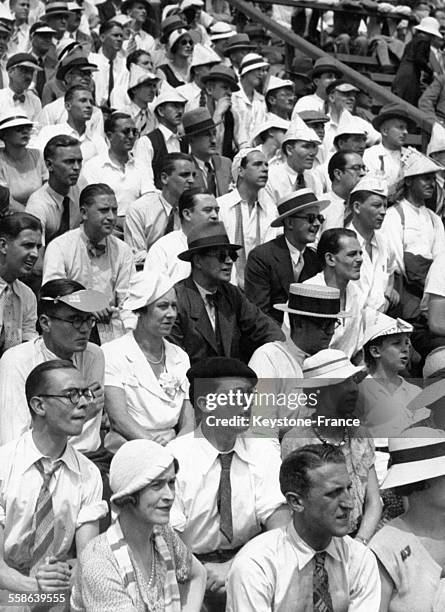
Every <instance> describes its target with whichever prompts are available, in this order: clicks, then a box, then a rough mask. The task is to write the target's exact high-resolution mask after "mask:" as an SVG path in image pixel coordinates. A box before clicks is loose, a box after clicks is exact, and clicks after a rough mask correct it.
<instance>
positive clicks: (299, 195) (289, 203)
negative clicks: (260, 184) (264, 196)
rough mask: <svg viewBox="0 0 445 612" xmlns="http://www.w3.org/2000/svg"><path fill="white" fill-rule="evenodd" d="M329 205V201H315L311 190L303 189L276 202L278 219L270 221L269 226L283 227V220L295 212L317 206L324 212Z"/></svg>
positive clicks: (315, 198) (315, 197)
mask: <svg viewBox="0 0 445 612" xmlns="http://www.w3.org/2000/svg"><path fill="white" fill-rule="evenodd" d="M329 204H330V200H317V196H316V195H315V194H314V193H313V191H312V190H311V189H308V188H304V189H299V190H298V191H293V192H292V193H289V194H288V195H287V196H284V197H283V198H281V199H280V200H278V202H277V209H278V217H277V218H276V219H274V220H273V221H272V223H271V224H270V226H271V227H280V226H281V225H283V219H285V218H286V217H289V216H290V215H293V214H295V213H297V212H301V211H302V210H305V209H306V208H309V207H310V206H318V207H319V208H320V210H324V209H325V208H327V207H328V206H329Z"/></svg>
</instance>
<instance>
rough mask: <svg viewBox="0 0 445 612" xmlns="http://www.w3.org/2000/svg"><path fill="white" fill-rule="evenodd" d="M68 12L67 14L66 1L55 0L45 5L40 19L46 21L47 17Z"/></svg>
mask: <svg viewBox="0 0 445 612" xmlns="http://www.w3.org/2000/svg"><path fill="white" fill-rule="evenodd" d="M68 14H69V10H68V3H67V2H60V1H59V0H56V1H55V2H48V4H47V5H46V7H45V13H44V15H43V17H42V19H43V20H44V21H47V20H48V19H51V17H53V16H54V15H66V16H68Z"/></svg>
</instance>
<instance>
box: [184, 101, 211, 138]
mask: <svg viewBox="0 0 445 612" xmlns="http://www.w3.org/2000/svg"><path fill="white" fill-rule="evenodd" d="M182 125H183V127H184V136H194V135H195V134H202V132H207V131H208V130H213V129H214V128H215V127H216V125H217V124H216V123H215V122H214V121H213V117H212V115H211V114H210V112H209V110H208V109H207V108H205V107H198V108H194V109H193V110H191V111H188V112H186V113H184V115H183V117H182Z"/></svg>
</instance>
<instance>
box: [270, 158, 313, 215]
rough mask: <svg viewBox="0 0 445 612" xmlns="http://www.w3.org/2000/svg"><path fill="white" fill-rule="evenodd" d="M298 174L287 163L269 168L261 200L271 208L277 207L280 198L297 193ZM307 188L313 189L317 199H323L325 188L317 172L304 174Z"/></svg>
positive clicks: (305, 172)
mask: <svg viewBox="0 0 445 612" xmlns="http://www.w3.org/2000/svg"><path fill="white" fill-rule="evenodd" d="M298 174H299V173H298V172H295V170H293V169H292V168H291V167H290V166H289V164H288V163H287V162H283V163H282V164H276V165H273V166H271V167H270V168H269V177H268V179H267V184H266V187H265V188H264V191H262V195H261V196H260V199H261V200H262V201H263V202H265V203H266V205H268V206H269V208H273V207H274V206H275V207H276V205H277V202H278V200H279V199H280V198H282V197H284V196H286V195H289V194H290V193H292V192H294V191H295V186H296V182H297V177H298ZM303 175H304V180H305V183H306V187H308V188H310V189H312V191H313V192H314V193H315V195H316V196H317V198H319V197H321V195H322V193H323V188H322V186H321V184H320V181H319V179H318V177H317V175H316V173H315V172H312V171H311V170H305V171H304V172H303Z"/></svg>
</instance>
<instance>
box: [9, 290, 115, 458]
mask: <svg viewBox="0 0 445 612" xmlns="http://www.w3.org/2000/svg"><path fill="white" fill-rule="evenodd" d="M107 307H108V302H107V299H106V297H105V295H103V294H101V293H99V292H98V291H91V290H85V289H84V287H83V285H81V284H80V283H78V282H76V281H73V280H67V279H59V280H52V281H49V282H48V283H46V284H45V285H43V286H42V288H41V290H40V294H39V301H38V305H37V315H38V325H39V327H40V331H41V335H40V336H39V337H38V338H36V339H35V340H30V341H29V342H25V343H23V344H21V345H19V346H15V347H13V348H11V349H9V350H8V351H6V353H5V354H4V355H3V357H2V359H0V444H6V443H7V442H9V441H11V440H14V439H15V438H17V437H19V436H20V435H21V434H23V433H24V432H25V431H27V430H28V429H29V427H30V425H31V415H30V413H29V409H28V406H27V402H26V396H25V381H26V377H27V376H28V374H29V373H30V372H31V370H32V369H33V368H34V367H35V366H36V365H38V364H39V363H43V362H45V361H50V360H51V359H65V360H69V361H71V362H72V363H73V365H74V366H75V367H76V368H77V370H78V371H79V372H80V374H81V375H82V377H83V379H84V380H85V387H88V388H89V389H90V390H91V391H92V392H93V393H94V400H93V401H90V402H88V405H87V408H86V418H85V424H83V427H82V430H81V431H79V432H77V433H76V434H73V436H74V437H72V438H71V439H70V441H71V443H72V445H73V447H74V448H75V449H76V450H78V451H80V452H82V453H85V454H87V456H90V458H92V459H94V456H95V453H96V452H97V451H98V449H99V447H100V445H101V441H100V426H101V419H102V408H103V397H104V395H103V393H104V391H103V380H104V367H105V366H104V357H103V354H102V351H101V350H100V348H99V347H98V346H96V345H94V344H91V343H90V342H88V340H89V337H90V332H91V329H92V327H93V326H94V325H95V323H96V317H95V315H94V313H95V312H99V311H102V310H104V309H105V308H107Z"/></svg>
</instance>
